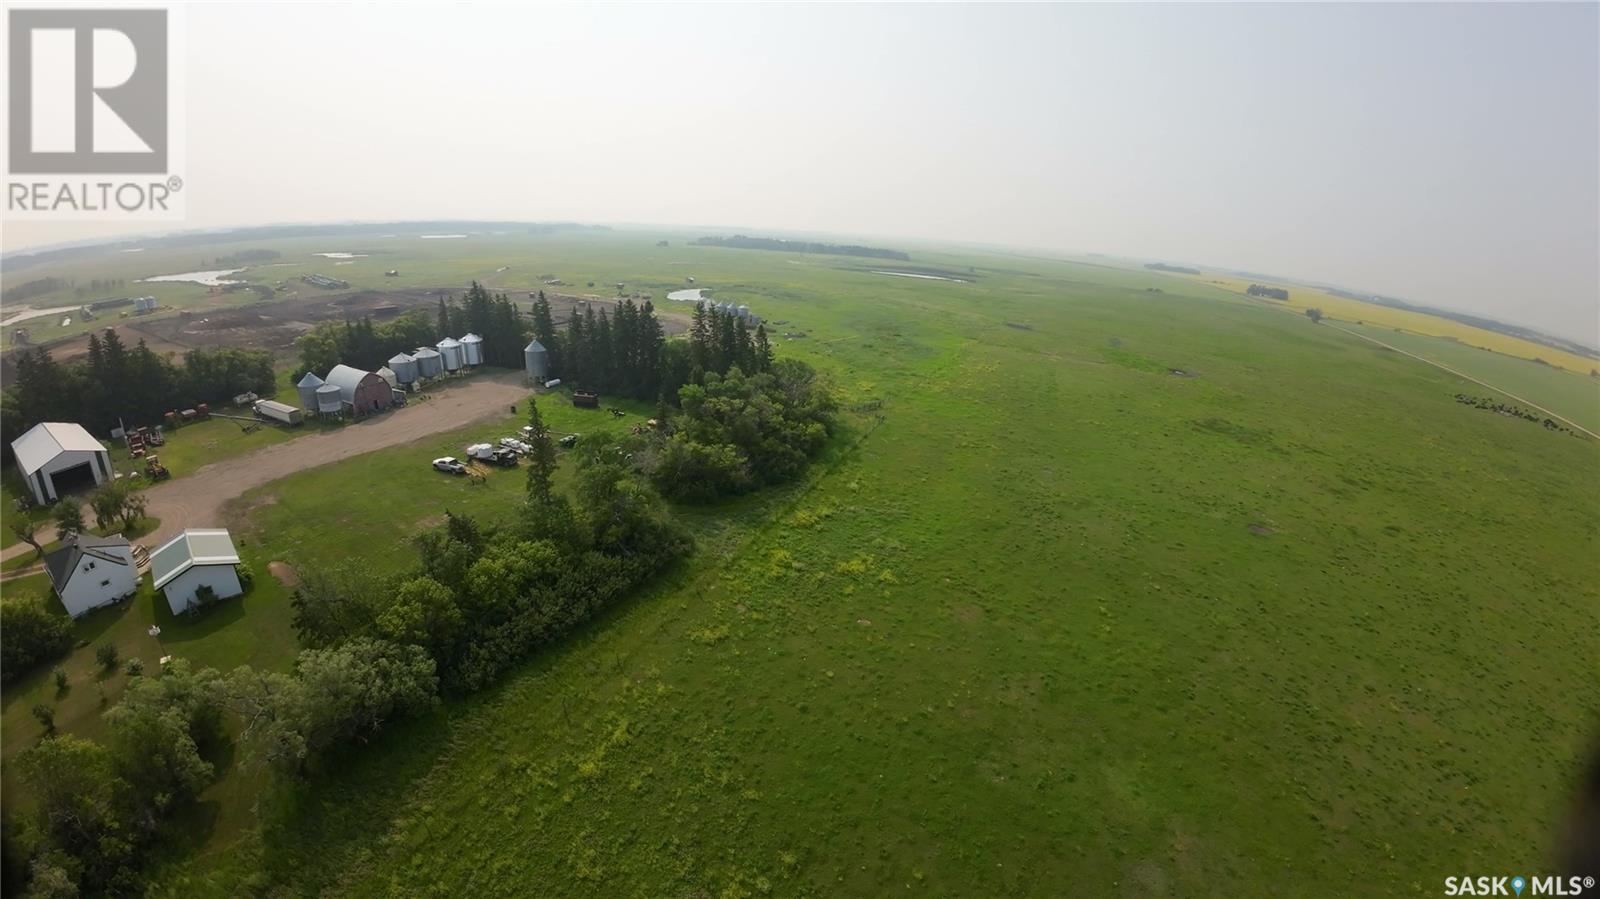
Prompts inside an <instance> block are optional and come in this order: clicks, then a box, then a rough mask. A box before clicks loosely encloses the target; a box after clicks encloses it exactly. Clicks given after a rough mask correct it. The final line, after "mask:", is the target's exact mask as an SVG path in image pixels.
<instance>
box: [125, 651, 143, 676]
mask: <svg viewBox="0 0 1600 899" xmlns="http://www.w3.org/2000/svg"><path fill="white" fill-rule="evenodd" d="M122 670H123V671H124V672H125V673H126V674H127V675H128V676H129V677H139V676H140V675H142V674H144V660H143V659H141V658H139V657H138V656H134V657H133V658H131V659H129V660H128V661H127V663H126V664H125V665H123V666H122Z"/></svg>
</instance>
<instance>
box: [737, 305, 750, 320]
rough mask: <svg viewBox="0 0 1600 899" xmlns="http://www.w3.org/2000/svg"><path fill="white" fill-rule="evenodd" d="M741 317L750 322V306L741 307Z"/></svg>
mask: <svg viewBox="0 0 1600 899" xmlns="http://www.w3.org/2000/svg"><path fill="white" fill-rule="evenodd" d="M739 317H740V318H742V319H744V320H746V321H749V320H750V307H749V306H740V307H739Z"/></svg>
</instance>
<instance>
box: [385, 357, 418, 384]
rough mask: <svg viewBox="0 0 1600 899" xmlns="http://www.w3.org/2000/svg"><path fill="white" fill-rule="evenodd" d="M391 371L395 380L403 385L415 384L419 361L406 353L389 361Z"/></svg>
mask: <svg viewBox="0 0 1600 899" xmlns="http://www.w3.org/2000/svg"><path fill="white" fill-rule="evenodd" d="M389 370H390V371H392V372H394V378H395V380H396V381H398V382H400V383H401V384H415V383H416V381H417V360H416V359H415V358H414V357H412V356H409V355H407V354H405V353H400V354H399V355H397V356H395V357H394V358H393V359H390V360H389Z"/></svg>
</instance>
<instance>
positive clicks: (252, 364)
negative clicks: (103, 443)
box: [0, 328, 275, 461]
mask: <svg viewBox="0 0 1600 899" xmlns="http://www.w3.org/2000/svg"><path fill="white" fill-rule="evenodd" d="M274 385H275V380H274V376H273V371H272V354H271V353H268V352H266V351H265V350H246V349H230V348H220V349H195V350H190V351H188V352H187V353H184V354H183V356H182V357H181V358H178V357H169V356H164V355H162V354H160V353H157V352H155V351H154V350H151V349H150V348H149V347H148V346H146V345H145V342H144V341H143V340H141V341H139V342H138V343H137V344H136V345H134V346H133V347H128V346H127V345H126V344H124V343H123V342H122V338H121V337H119V336H117V332H116V331H114V330H111V329H109V328H107V329H106V331H105V332H104V333H103V334H90V335H89V352H88V354H87V355H86V356H84V358H83V359H81V360H73V361H71V362H57V361H55V359H53V358H52V357H51V355H50V351H49V350H48V349H45V348H44V347H38V348H36V349H32V350H28V351H26V352H23V353H21V354H19V355H18V356H17V374H16V377H15V378H13V379H12V382H11V383H10V384H8V385H6V389H5V392H4V394H3V396H0V416H4V418H3V423H0V427H3V429H4V432H5V433H6V434H8V435H20V434H21V433H22V432H23V431H26V430H27V429H28V428H31V427H33V426H34V425H36V424H38V423H39V422H41V421H75V422H78V423H79V424H82V425H83V426H84V427H85V428H88V429H89V431H90V432H91V433H93V434H96V435H99V436H104V435H106V434H108V433H110V431H111V430H112V429H113V428H115V427H117V426H118V422H123V423H126V424H127V425H128V426H129V427H135V426H140V425H154V424H159V423H160V422H161V418H162V416H163V415H164V414H166V413H167V412H168V411H170V410H173V409H186V408H191V407H193V406H194V405H196V404H198V403H211V404H213V405H218V404H221V403H226V402H228V401H229V400H231V399H232V398H233V397H235V396H238V395H239V394H241V393H249V392H255V393H262V394H271V393H272V392H273V390H274V389H275V386H274ZM12 439H14V438H12ZM4 452H5V453H7V454H9V453H10V452H11V447H10V443H9V439H8V442H6V444H5V447H4ZM5 458H6V461H9V459H10V456H9V455H7V456H6V457H5Z"/></svg>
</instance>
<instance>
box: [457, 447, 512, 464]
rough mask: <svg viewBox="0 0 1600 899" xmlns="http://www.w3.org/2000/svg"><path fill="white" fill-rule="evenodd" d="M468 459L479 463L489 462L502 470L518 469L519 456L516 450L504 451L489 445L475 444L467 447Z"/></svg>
mask: <svg viewBox="0 0 1600 899" xmlns="http://www.w3.org/2000/svg"><path fill="white" fill-rule="evenodd" d="M467 458H468V459H472V460H474V461H477V462H487V463H489V464H490V465H498V466H500V467H502V468H515V467H517V454H516V451H515V450H510V449H502V448H500V447H496V446H492V445H490V444H487V443H474V444H473V445H471V446H469V447H467Z"/></svg>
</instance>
